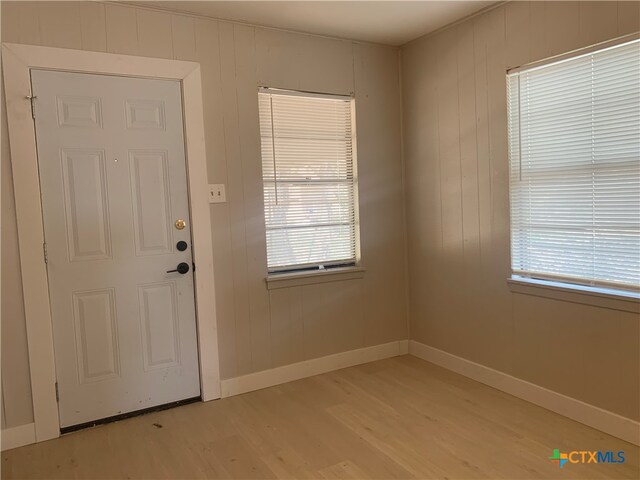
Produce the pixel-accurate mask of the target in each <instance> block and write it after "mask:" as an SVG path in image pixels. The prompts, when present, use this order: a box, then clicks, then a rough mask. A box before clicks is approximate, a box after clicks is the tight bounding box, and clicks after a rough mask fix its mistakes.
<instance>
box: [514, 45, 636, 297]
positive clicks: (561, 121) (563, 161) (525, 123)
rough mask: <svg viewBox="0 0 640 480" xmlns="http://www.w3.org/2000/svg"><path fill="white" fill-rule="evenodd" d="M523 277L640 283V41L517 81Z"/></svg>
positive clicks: (517, 254)
mask: <svg viewBox="0 0 640 480" xmlns="http://www.w3.org/2000/svg"><path fill="white" fill-rule="evenodd" d="M508 104H509V157H510V195H511V257H512V258H511V261H512V271H513V273H514V274H515V275H518V276H523V277H531V278H538V279H543V280H545V279H546V280H555V281H563V282H567V283H576V284H583V285H591V286H597V287H605V288H612V287H613V288H621V289H630V290H637V289H638V288H639V286H640V42H639V41H637V40H636V41H633V42H628V43H625V44H622V45H618V46H614V47H609V48H605V49H601V50H598V51H595V52H591V53H588V54H583V55H580V56H576V57H573V58H569V59H564V60H560V61H556V62H554V63H549V64H546V65H543V66H538V67H533V68H530V69H525V70H521V71H518V72H516V73H510V74H509V75H508Z"/></svg>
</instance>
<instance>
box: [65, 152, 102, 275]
mask: <svg viewBox="0 0 640 480" xmlns="http://www.w3.org/2000/svg"><path fill="white" fill-rule="evenodd" d="M61 154H62V182H63V188H64V197H65V205H64V207H65V213H66V221H67V242H68V248H69V259H70V260H71V261H72V262H74V261H79V260H80V261H82V260H98V259H105V258H110V257H111V239H110V233H111V232H110V229H109V206H108V202H107V176H106V167H105V159H104V151H103V150H97V149H69V148H63V149H62V152H61Z"/></svg>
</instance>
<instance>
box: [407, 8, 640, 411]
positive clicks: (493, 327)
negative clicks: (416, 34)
mask: <svg viewBox="0 0 640 480" xmlns="http://www.w3.org/2000/svg"><path fill="white" fill-rule="evenodd" d="M639 22H640V3H638V2H615V1H612V2H509V3H507V4H504V5H501V6H499V7H497V8H494V9H493V10H490V11H488V12H486V13H484V14H482V15H479V16H476V17H474V18H471V19H469V20H467V21H464V22H462V23H459V24H457V25H454V26H451V27H450V28H447V29H445V30H442V31H440V32H437V33H435V34H433V35H429V36H426V37H423V38H421V39H419V40H417V41H414V42H412V43H410V44H408V45H406V46H404V47H403V48H402V55H401V62H402V91H403V116H404V118H403V127H404V153H405V164H406V178H407V196H406V208H407V238H408V250H409V286H410V299H411V300H410V306H409V311H410V332H411V333H410V337H411V339H412V340H416V341H419V342H422V343H425V344H428V345H431V346H433V347H436V348H439V349H442V350H445V351H447V352H450V353H453V354H455V355H459V356H461V357H464V358H467V359H470V360H473V361H475V362H478V363H481V364H483V365H487V366H489V367H492V368H495V369H498V370H501V371H503V372H507V373H509V374H511V375H514V376H516V377H519V378H522V379H525V380H528V381H530V382H532V383H535V384H538V385H541V386H543V387H546V388H549V389H551V390H555V391H557V392H561V393H563V394H566V395H569V396H571V397H574V398H577V399H580V400H583V401H585V402H587V403H590V404H593V405H597V406H600V407H602V408H605V409H607V410H610V411H613V412H616V413H618V414H621V415H624V416H626V417H629V418H633V419H636V420H638V419H639V418H640V411H639V410H640V408H639V405H640V384H639V382H640V346H639V343H640V321H639V320H640V319H638V317H637V315H635V314H632V313H628V312H622V311H616V310H607V309H603V308H598V307H593V306H587V305H582V304H575V303H568V302H563V301H558V300H551V299H547V298H541V297H534V296H529V295H522V294H512V293H511V292H510V290H509V289H508V288H507V283H506V279H507V277H509V275H510V260H509V258H510V257H509V198H508V194H509V193H508V160H507V111H506V82H505V72H506V70H507V69H508V68H510V67H515V66H519V65H523V64H526V63H528V62H532V61H536V60H541V59H544V58H547V57H550V56H553V55H557V54H561V53H564V52H568V51H571V50H575V49H577V48H581V47H586V46H589V45H593V44H595V43H598V42H602V41H605V40H609V39H612V38H616V37H619V36H622V35H625V34H629V33H633V32H636V31H638V30H639Z"/></svg>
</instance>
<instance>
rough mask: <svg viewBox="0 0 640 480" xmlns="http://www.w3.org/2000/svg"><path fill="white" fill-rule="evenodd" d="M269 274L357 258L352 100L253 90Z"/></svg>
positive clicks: (328, 264)
mask: <svg viewBox="0 0 640 480" xmlns="http://www.w3.org/2000/svg"><path fill="white" fill-rule="evenodd" d="M259 109H260V136H261V139H262V178H263V183H264V215H265V226H266V234H267V265H268V269H269V272H281V271H291V270H304V269H309V270H311V269H324V268H329V267H335V266H346V265H354V264H355V262H356V235H357V230H356V224H357V208H356V200H355V199H356V175H355V167H354V160H353V157H354V155H353V150H354V148H353V131H352V115H353V114H352V111H353V99H352V98H351V97H344V96H335V95H319V94H306V93H300V92H291V91H285V90H275V89H265V88H263V89H261V90H260V92H259Z"/></svg>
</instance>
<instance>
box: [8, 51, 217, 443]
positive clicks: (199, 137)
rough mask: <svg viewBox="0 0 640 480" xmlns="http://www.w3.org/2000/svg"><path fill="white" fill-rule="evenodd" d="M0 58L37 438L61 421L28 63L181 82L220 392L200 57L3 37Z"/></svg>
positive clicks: (205, 364)
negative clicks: (55, 45)
mask: <svg viewBox="0 0 640 480" xmlns="http://www.w3.org/2000/svg"><path fill="white" fill-rule="evenodd" d="M2 66H3V75H4V93H5V101H6V105H7V117H8V118H7V119H8V127H9V143H10V150H11V164H12V168H13V184H14V189H15V202H16V215H17V223H18V242H19V246H20V268H21V271H22V288H23V291H24V306H25V315H26V326H27V343H28V350H29V364H30V365H29V368H30V375H31V390H32V394H33V416H34V424H35V441H36V442H41V441H44V440H48V439H50V438H55V437H58V436H59V435H60V425H59V420H58V405H57V402H56V393H55V381H56V374H55V359H54V351H53V334H52V324H51V312H50V307H49V290H48V280H47V271H46V268H45V264H44V257H43V242H44V230H43V226H42V225H43V224H42V206H41V204H40V185H39V180H38V158H37V150H36V133H35V125H34V122H33V119H32V117H31V104H30V101H29V100H28V98H29V96H30V95H31V77H30V69H32V68H40V69H49V70H62V71H71V72H78V73H94V74H96V73H97V74H105V75H119V76H129V77H144V78H155V79H171V80H179V81H180V82H181V84H182V96H183V98H182V100H183V110H184V124H185V152H186V159H187V177H188V179H187V181H188V185H189V203H190V207H191V227H192V234H193V256H194V262H195V264H196V266H197V270H196V272H194V283H195V296H196V312H197V322H198V345H199V360H200V381H201V390H202V399H203V400H205V401H206V400H213V399H215V398H220V372H219V360H218V338H217V335H218V334H217V328H216V311H215V299H214V277H213V250H212V239H211V218H210V214H209V201H208V193H207V190H208V186H207V183H208V182H207V164H206V151H205V142H204V123H203V111H202V85H201V79H200V65H199V64H198V63H195V62H184V61H177V60H164V59H157V58H146V57H135V56H129V55H115V54H110V53H99V52H86V51H80V50H69V49H62V48H51V47H39V46H31V45H19V44H10V43H5V44H3V45H2Z"/></svg>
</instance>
